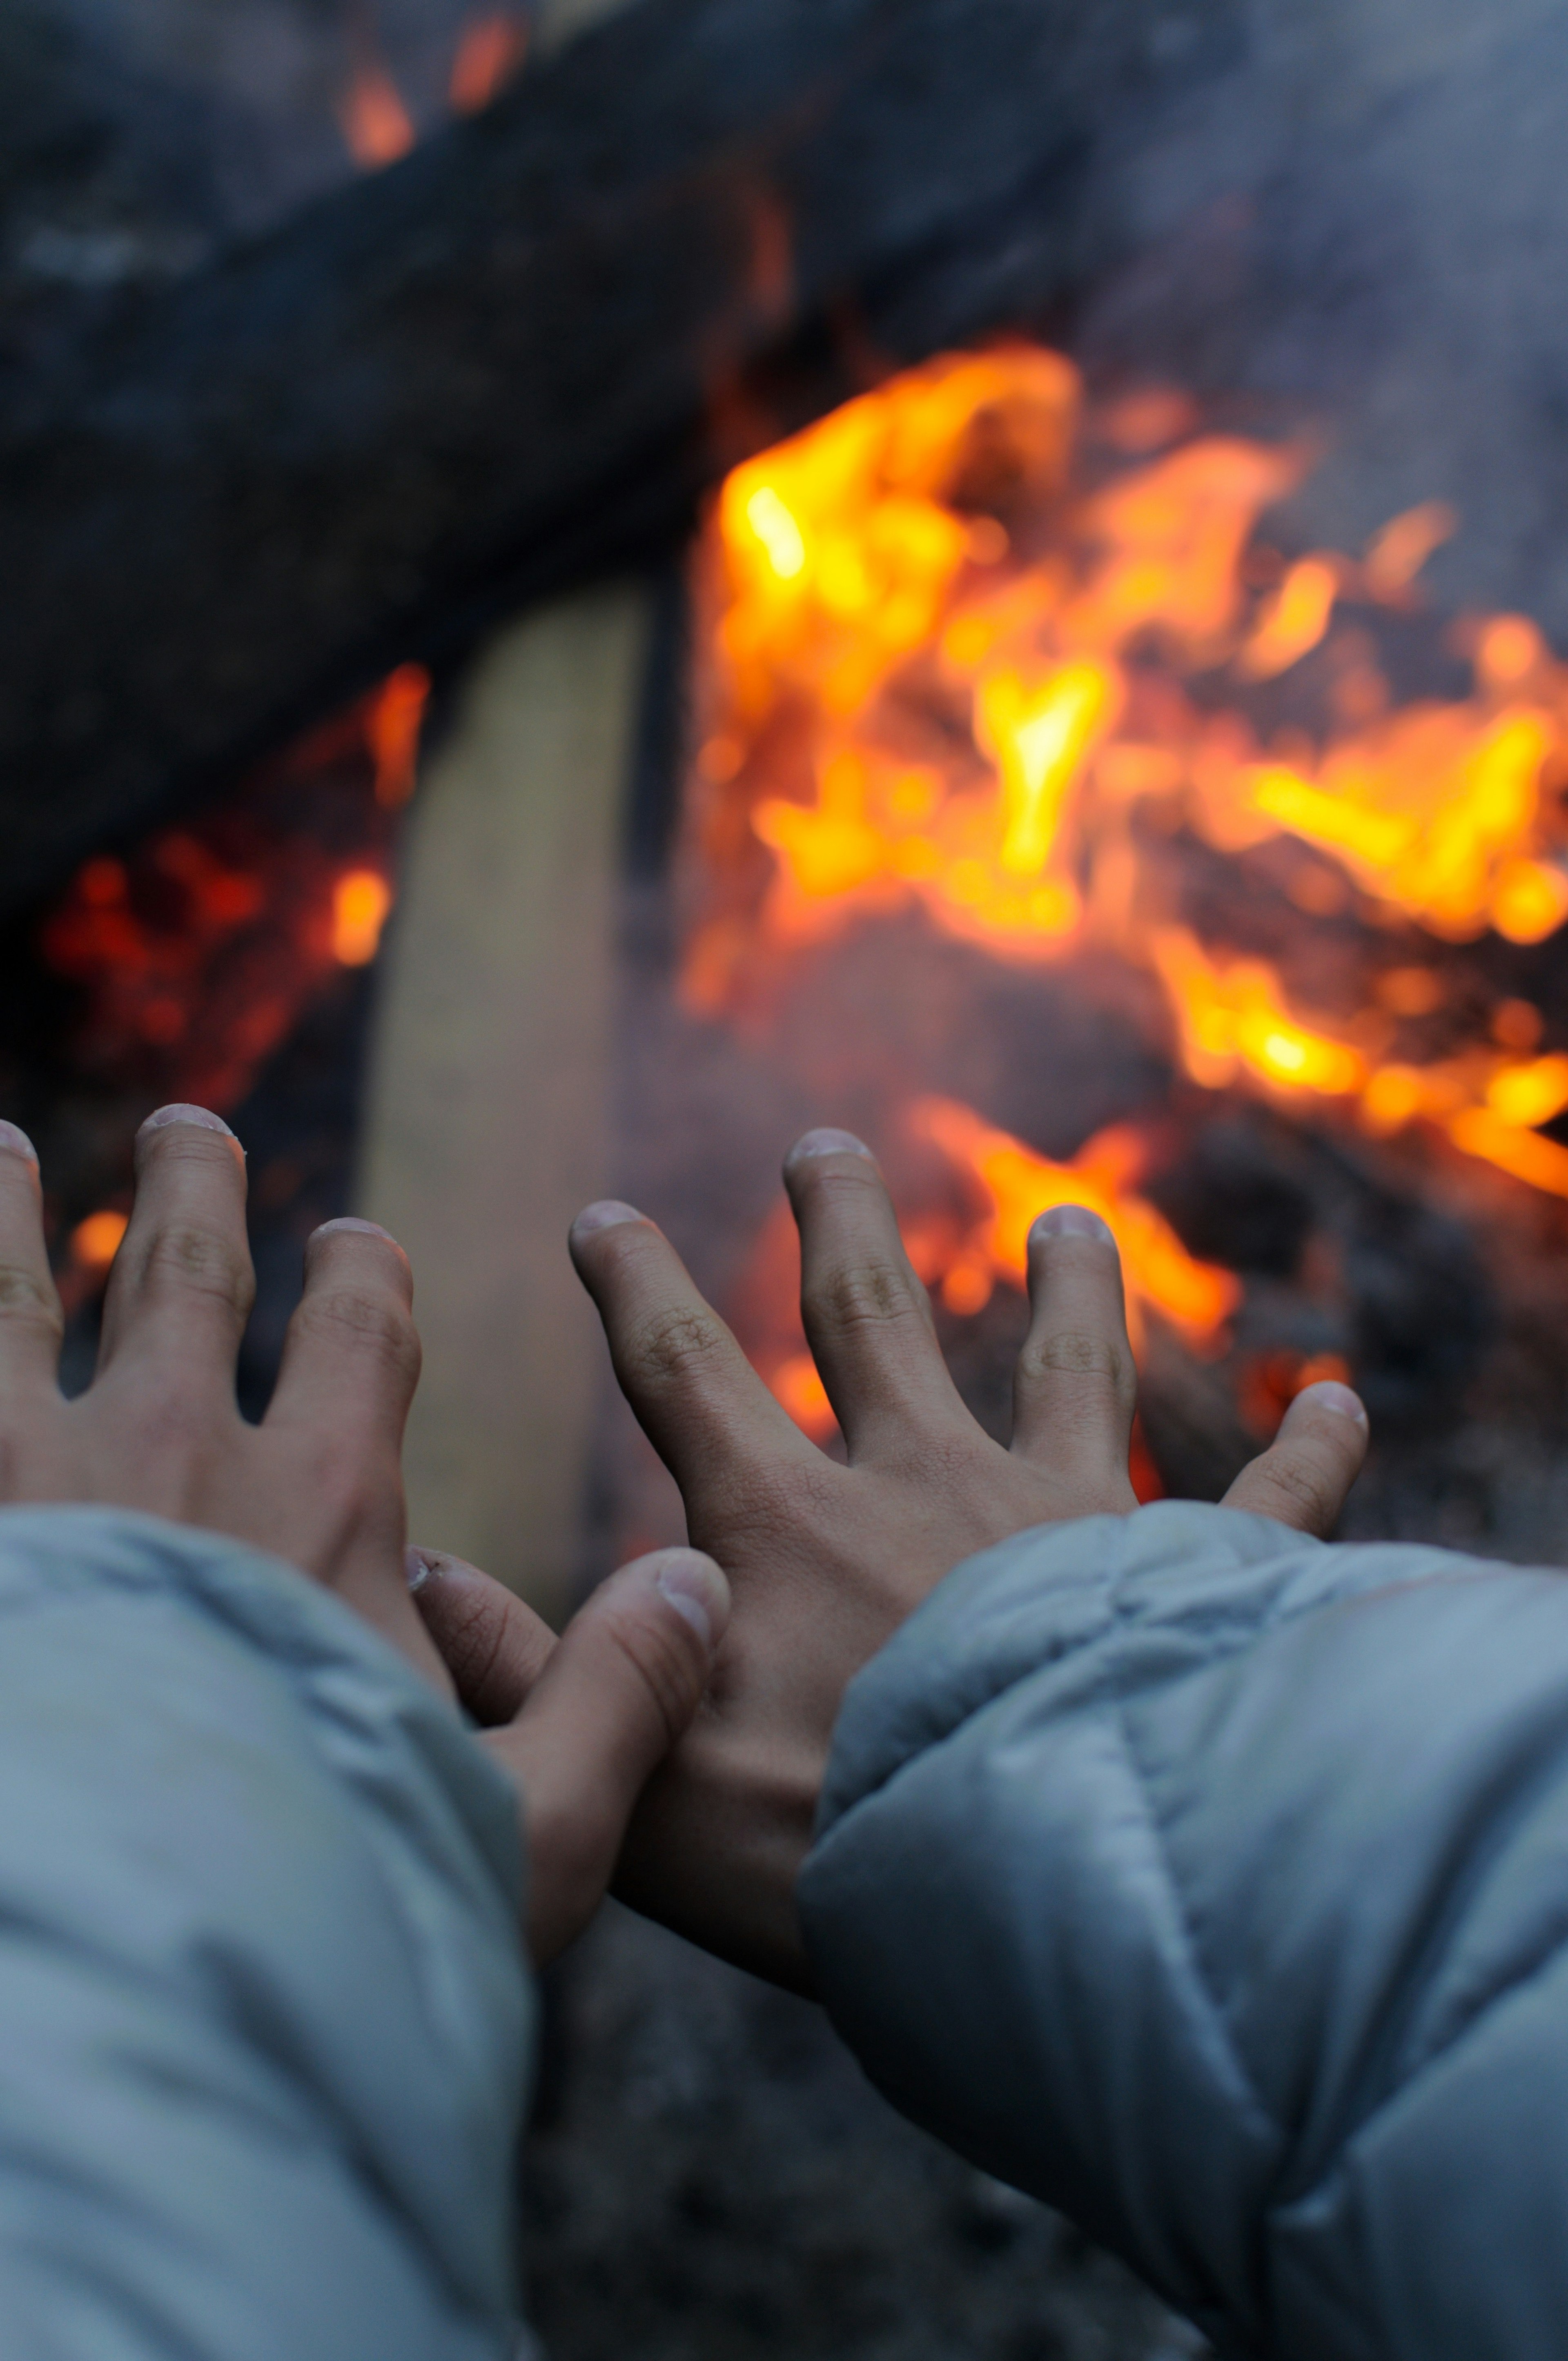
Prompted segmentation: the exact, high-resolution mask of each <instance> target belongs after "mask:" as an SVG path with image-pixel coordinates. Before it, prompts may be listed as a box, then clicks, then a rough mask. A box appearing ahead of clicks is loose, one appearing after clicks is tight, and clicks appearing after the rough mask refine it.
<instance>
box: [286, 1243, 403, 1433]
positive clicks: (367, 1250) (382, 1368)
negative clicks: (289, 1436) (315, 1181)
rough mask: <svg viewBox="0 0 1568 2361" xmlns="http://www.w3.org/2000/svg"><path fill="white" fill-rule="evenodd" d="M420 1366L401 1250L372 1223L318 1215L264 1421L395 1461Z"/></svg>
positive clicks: (307, 1245)
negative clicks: (301, 1428)
mask: <svg viewBox="0 0 1568 2361" xmlns="http://www.w3.org/2000/svg"><path fill="white" fill-rule="evenodd" d="M419 1365H420V1345H419V1334H418V1332H417V1330H416V1329H415V1327H414V1323H413V1274H412V1273H411V1270H410V1268H409V1258H408V1257H407V1255H405V1254H404V1252H403V1250H402V1248H401V1246H399V1244H398V1242H397V1240H396V1239H395V1238H393V1237H390V1236H389V1235H388V1233H387V1232H386V1231H385V1230H383V1229H382V1228H380V1226H379V1225H378V1224H377V1223H375V1222H361V1221H356V1220H355V1219H354V1218H353V1216H351V1215H347V1214H345V1215H344V1216H343V1217H342V1218H341V1219H340V1220H338V1221H335V1222H323V1224H322V1226H321V1227H320V1229H319V1230H316V1231H314V1232H313V1234H312V1235H311V1237H310V1238H309V1239H308V1240H307V1242H306V1246H305V1284H304V1291H303V1293H302V1295H301V1297H300V1301H299V1304H298V1306H297V1308H296V1310H295V1312H294V1316H293V1318H292V1319H291V1321H290V1323H289V1329H288V1334H287V1335H286V1336H285V1338H284V1340H283V1360H282V1366H281V1367H280V1369H279V1372H278V1383H277V1386H276V1388H275V1389H274V1391H273V1395H272V1401H271V1406H270V1408H269V1411H268V1412H267V1418H266V1422H265V1423H266V1424H267V1425H268V1426H269V1427H272V1428H280V1427H287V1426H305V1427H307V1428H309V1429H311V1430H312V1431H313V1432H318V1433H319V1432H329V1433H332V1434H333V1435H334V1436H335V1437H336V1438H337V1439H338V1441H339V1442H340V1444H342V1445H344V1446H345V1447H351V1446H352V1447H357V1448H360V1449H367V1450H370V1451H372V1452H374V1453H375V1454H377V1455H379V1456H383V1457H389V1458H390V1460H391V1461H392V1462H393V1463H394V1464H395V1463H396V1460H397V1456H398V1453H399V1451H400V1448H401V1445H402V1439H403V1425H404V1422H405V1421H406V1420H407V1417H408V1414H409V1404H410V1403H411V1401H412V1400H413V1395H414V1388H415V1387H416V1386H417V1384H418V1383H419Z"/></svg>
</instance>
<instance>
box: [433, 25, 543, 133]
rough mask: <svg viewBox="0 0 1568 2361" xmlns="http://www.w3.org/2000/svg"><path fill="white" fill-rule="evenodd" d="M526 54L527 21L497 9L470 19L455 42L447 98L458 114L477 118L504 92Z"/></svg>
mask: <svg viewBox="0 0 1568 2361" xmlns="http://www.w3.org/2000/svg"><path fill="white" fill-rule="evenodd" d="M527 51H528V20H527V18H526V17H522V16H511V15H510V14H509V13H508V12H507V11H506V10H505V9H497V10H496V11H495V13H494V14H493V15H491V16H470V17H469V19H468V21H467V23H466V25H465V26H464V27H463V30H462V32H461V34H460V35H459V36H458V40H457V53H456V55H455V58H454V59H453V60H452V80H451V82H450V84H449V85H448V90H447V96H448V98H449V100H450V102H451V104H452V106H453V109H454V111H455V113H456V114H458V115H479V114H482V113H483V111H484V109H485V108H486V107H487V106H488V104H489V103H490V101H491V100H492V99H493V98H495V97H496V96H497V95H498V94H499V92H500V91H501V90H502V89H504V87H505V86H506V84H507V83H508V82H510V80H511V78H512V76H513V75H514V74H515V73H516V72H517V71H518V69H519V68H520V67H521V64H522V61H523V59H524V57H525V56H526V55H527Z"/></svg>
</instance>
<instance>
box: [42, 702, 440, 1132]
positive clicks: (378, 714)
mask: <svg viewBox="0 0 1568 2361" xmlns="http://www.w3.org/2000/svg"><path fill="white" fill-rule="evenodd" d="M426 686H427V682H426V678H425V675H423V674H422V672H420V671H419V670H418V668H417V667H414V666H405V667H404V668H403V669H402V670H401V671H400V672H399V673H394V674H393V675H391V677H390V678H389V680H388V681H386V682H385V683H383V685H382V686H381V688H380V689H379V690H378V692H377V693H376V694H375V695H374V696H373V697H368V698H367V699H364V700H363V701H362V702H361V703H360V704H359V705H357V706H356V707H354V708H351V709H350V710H349V711H348V712H346V713H344V714H341V715H339V716H338V717H337V718H336V719H334V720H333V721H332V722H330V723H328V724H326V725H325V726H324V727H323V729H321V730H317V731H316V732H314V733H313V736H312V737H311V738H309V739H307V740H304V741H301V742H300V744H298V745H297V746H295V747H294V748H293V749H291V751H290V752H288V753H287V754H285V755H283V756H281V757H280V758H279V759H278V760H277V761H276V762H275V763H271V764H269V765H267V766H265V767H264V768H263V769H261V770H259V771H258V772H257V773H256V774H253V775H252V776H251V777H250V778H249V779H248V780H247V781H245V782H244V783H243V784H242V785H240V786H239V787H238V788H237V789H236V792H235V793H234V794H233V795H232V796H230V797H229V798H227V799H226V800H225V802H224V803H222V804H221V805H218V806H216V807H214V808H213V809H211V810H210V811H208V812H206V813H204V814H203V815H202V816H201V817H200V818H194V819H192V821H191V822H190V823H189V824H188V825H186V826H183V827H179V828H172V829H162V830H159V832H158V833H156V834H155V835H153V836H151V837H150V838H148V839H147V840H145V841H144V842H143V843H141V844H140V845H138V846H137V847H136V848H135V849H134V850H133V851H129V852H127V853H126V855H125V857H124V858H121V857H119V856H116V855H114V854H110V853H99V854H96V855H94V856H93V859H91V860H89V861H87V862H83V864H82V867H81V869H79V870H78V872H77V873H76V875H75V877H74V878H73V879H72V881H71V884H70V886H69V888H68V889H67V890H66V892H65V893H64V895H62V896H61V897H60V901H59V902H58V903H57V904H56V906H55V907H54V908H53V909H52V910H51V911H49V913H48V915H47V916H46V917H45V918H44V920H43V922H42V925H41V927H40V929H39V948H40V950H41V952H42V954H43V957H44V959H45V961H47V963H48V964H49V967H50V968H52V969H53V971H54V972H55V973H56V974H57V975H59V976H61V977H63V978H64V979H66V980H67V981H68V982H69V983H71V984H72V985H73V986H75V987H76V990H77V998H78V1007H77V1012H76V1015H75V1016H74V1019H73V1021H72V1038H71V1047H70V1055H71V1061H72V1064H73V1066H74V1067H75V1068H76V1070H77V1071H79V1072H80V1073H81V1074H82V1076H83V1077H88V1076H92V1077H108V1078H110V1079H112V1081H113V1082H114V1083H115V1087H116V1088H123V1087H125V1086H126V1083H127V1082H128V1083H132V1084H134V1086H135V1088H136V1090H137V1093H138V1094H143V1093H145V1095H146V1097H147V1099H148V1103H149V1104H157V1102H158V1100H159V1099H164V1100H176V1099H181V1100H195V1101H198V1102H199V1103H200V1104H203V1105H205V1106H211V1107H214V1108H215V1109H217V1110H218V1111H219V1112H222V1111H224V1110H225V1109H227V1108H229V1107H231V1106H234V1105H236V1104H237V1103H238V1102H239V1101H240V1100H241V1099H243V1097H244V1096H245V1094H246V1093H247V1091H248V1090H249V1088H250V1086H251V1084H252V1082H254V1081H255V1079H256V1077H257V1075H258V1071H260V1069H261V1067H262V1066H263V1065H264V1064H265V1062H266V1060H268V1059H269V1057H270V1056H271V1055H272V1053H273V1051H274V1050H275V1049H278V1048H279V1046H280V1044H281V1042H282V1041H283V1040H284V1039H285V1038H286V1037H287V1035H288V1034H289V1032H290V1030H291V1027H293V1025H294V1023H295V1021H296V1019H297V1018H298V1016H299V1015H300V1014H301V1012H302V1009H303V1008H305V1007H306V1006H307V1005H309V1004H310V1002H311V1001H312V1000H313V999H314V998H315V997H316V996H317V995H318V994H323V993H324V992H326V991H328V990H330V989H331V988H332V986H333V983H334V979H335V978H338V977H339V976H340V974H341V971H342V968H343V966H344V965H345V964H347V965H357V964H363V963H364V962H365V961H367V960H369V959H371V958H373V957H374V956H375V952H376V948H377V945H378V939H379V935H380V930H381V927H382V925H383V923H384V921H385V918H386V916H387V913H388V910H389V906H390V902H391V889H390V887H389V884H387V879H388V877H389V875H390V873H391V871H392V860H393V855H392V847H393V841H394V838H395V833H396V822H395V819H394V817H393V813H394V809H395V807H396V806H397V805H398V803H399V802H400V800H401V797H402V796H403V794H404V793H405V792H406V787H407V785H408V784H409V783H411V775H412V763H413V756H414V752H415V748H416V743H417V733H418V724H419V715H420V711H421V709H422V704H423V698H424V693H425V689H426Z"/></svg>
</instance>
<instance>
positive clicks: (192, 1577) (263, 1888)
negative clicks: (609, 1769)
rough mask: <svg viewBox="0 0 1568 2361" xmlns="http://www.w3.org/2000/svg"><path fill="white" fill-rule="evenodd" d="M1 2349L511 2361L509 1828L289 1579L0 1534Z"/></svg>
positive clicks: (262, 2358) (104, 1540)
mask: <svg viewBox="0 0 1568 2361" xmlns="http://www.w3.org/2000/svg"><path fill="white" fill-rule="evenodd" d="M0 1794H3V1795H4V1797H5V1806H4V1810H3V1812H0V2353H3V2354H4V2355H5V2361H510V2355H511V2353H512V2351H513V2349H514V2346H515V2342H516V2335H517V2331H516V2327H515V2323H514V2320H513V2308H512V2285H511V2271H510V2260H509V2222H508V2210H509V2208H508V2200H509V2194H510V2180H511V2173H510V2164H511V2157H512V2150H513V2143H514V2140H515V2136H516V2131H517V2125H518V2118H519V2113H520V2108H521V2097H522V2092H521V2081H522V2077H523V2074H524V2071H525V2059H526V2055H527V2032H528V2013H529V2008H530V1998H529V1990H528V1983H527V1979H526V1972H525V1969H524V1964H523V1960H522V1958H521V1949H520V1940H519V1935H518V1931H517V1930H518V1924H519V1921H518V1900H519V1880H520V1874H521V1870H520V1861H519V1842H518V1834H517V1815H516V1806H515V1802H514V1800H513V1797H512V1795H511V1793H510V1788H509V1787H508V1785H507V1784H506V1782H505V1781H504V1780H503V1779H502V1778H501V1777H500V1775H499V1773H498V1772H497V1771H496V1770H495V1769H494V1768H493V1766H492V1765H491V1764H490V1763H489V1762H488V1760H487V1758H486V1756H485V1754H484V1753H483V1752H482V1750H481V1749H480V1748H479V1747H478V1746H477V1744H476V1743H475V1742H474V1741H473V1739H472V1738H471V1737H470V1736H469V1734H468V1733H467V1731H466V1730H465V1729H464V1727H463V1725H462V1722H461V1720H460V1719H459V1717H458V1716H457V1714H456V1713H455V1711H454V1710H453V1708H450V1707H448V1706H445V1705H444V1704H443V1703H442V1701H441V1700H440V1699H439V1698H438V1697H436V1696H435V1695H434V1693H433V1691H432V1690H431V1689H429V1688H428V1687H427V1686H425V1685H424V1684H423V1683H422V1682H421V1681H420V1680H419V1679H418V1678H417V1677H416V1675H414V1674H413V1673H412V1672H411V1670H410V1668H409V1667H408V1666H407V1665H406V1664H404V1663H403V1662H402V1660H401V1658H400V1657H399V1656H398V1655H397V1654H395V1653H394V1652H393V1651H392V1650H391V1649H390V1648H389V1647H388V1646H387V1645H386V1644H385V1643H384V1642H381V1641H380V1640H379V1639H378V1637H377V1636H376V1634H375V1633H374V1632H372V1631H369V1630H368V1629H367V1627H366V1626H365V1625H364V1624H362V1623H361V1622H360V1621H359V1620H357V1619H356V1617H355V1616H353V1615H352V1614H351V1613H350V1612H349V1611H348V1610H347V1609H345V1608H343V1607H341V1606H340V1605H339V1604H338V1603H337V1602H336V1601H335V1600H334V1599H333V1598H330V1597H329V1596H328V1595H327V1594H326V1593H325V1592H323V1591H322V1590H320V1589H318V1588H317V1587H315V1586H314V1585H313V1584H312V1583H310V1582H308V1581H306V1579H305V1578H304V1576H302V1575H301V1574H298V1573H296V1572H295V1571H294V1570H293V1569H292V1568H291V1567H289V1566H286V1565H280V1564H278V1563H277V1562H275V1561H274V1560H272V1559H269V1558H266V1557H261V1556H258V1555H255V1554H251V1553H249V1552H247V1551H246V1550H243V1549H240V1548H238V1547H237V1546H236V1545H235V1544H234V1543H228V1542H225V1541H223V1540H220V1539H219V1538H218V1537H217V1536H215V1535H214V1534H211V1533H203V1532H192V1531H190V1530H188V1529H186V1528H183V1527H178V1526H173V1525H166V1524H163V1523H161V1522H159V1521H157V1520H154V1519H151V1518H144V1517H133V1516H126V1515H118V1514H114V1513H110V1512H107V1511H99V1510H6V1511H5V1512H3V1513H0Z"/></svg>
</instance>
